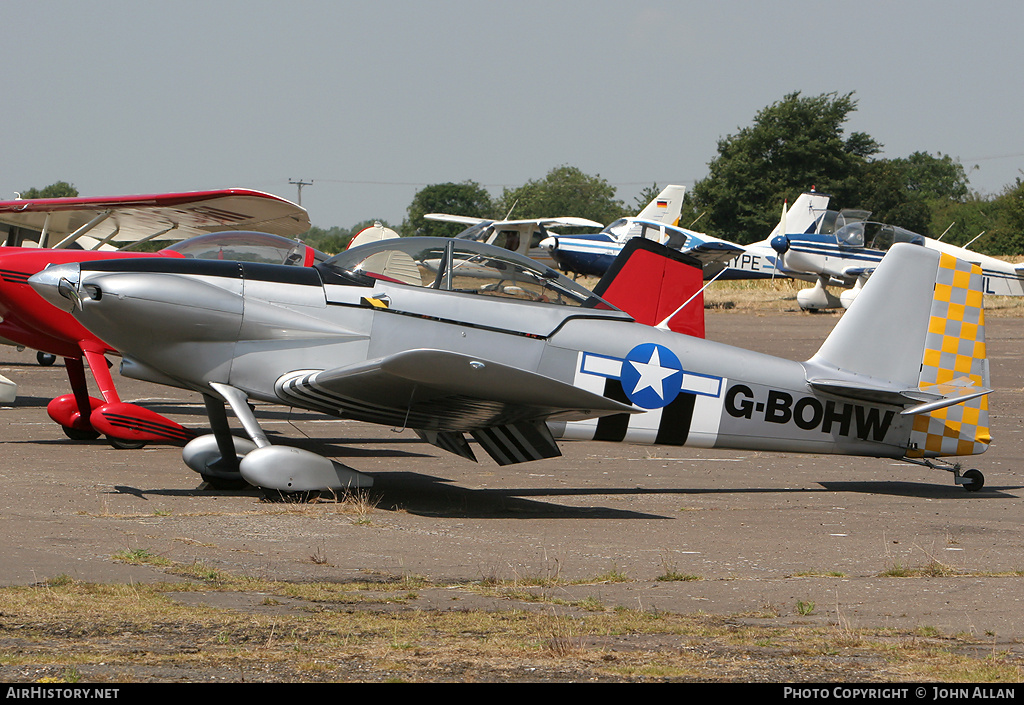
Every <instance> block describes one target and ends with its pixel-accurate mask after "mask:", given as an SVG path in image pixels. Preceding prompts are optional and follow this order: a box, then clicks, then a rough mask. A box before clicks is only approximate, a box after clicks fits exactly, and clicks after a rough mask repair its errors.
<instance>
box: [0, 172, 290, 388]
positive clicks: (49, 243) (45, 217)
mask: <svg viewBox="0 0 1024 705" xmlns="http://www.w3.org/2000/svg"><path fill="white" fill-rule="evenodd" d="M243 230H252V231H259V232H265V233H273V234H278V235H282V236H295V235H300V234H301V233H304V232H306V231H307V230H309V216H308V214H307V213H306V211H305V210H304V209H303V208H302V207H301V206H297V205H295V204H294V203H291V202H290V201H286V200H285V199H282V198H279V197H276V196H272V195H270V194H264V193H262V192H258V191H251V190H248V189H221V190H217V191H194V192H184V193H176V194H153V195H144V196H104V197H98V198H48V199H15V200H13V201H0V236H2V237H3V239H4V247H0V253H4V254H8V253H11V252H16V250H10V249H9V248H11V247H18V246H24V247H34V248H39V247H41V248H52V249H54V250H66V249H67V250H71V251H81V250H83V249H87V250H98V251H105V252H109V251H115V250H117V249H118V247H119V246H120V248H121V249H122V250H129V249H130V248H132V247H134V246H136V245H139V244H141V243H143V242H147V241H150V240H154V239H157V238H160V239H164V240H183V239H185V238H190V237H194V236H197V235H203V234H206V233H216V232H223V231H243ZM2 256H3V254H0V257H2ZM74 258H75V255H61V256H59V257H57V258H55V259H49V260H46V261H45V262H44V264H43V265H45V264H46V263H50V262H52V261H57V259H59V260H60V261H70V260H71V259H74ZM20 261H22V263H20V264H19V265H18V266H20V267H24V266H25V263H26V262H30V261H34V260H32V259H31V258H30V259H23V260H20ZM30 266H31V265H30ZM0 267H3V265H2V264H0ZM36 271H37V269H25V268H17V267H15V268H13V269H10V268H9V267H8V272H7V273H6V274H3V273H2V272H0V276H2V277H4V279H5V280H7V281H8V282H9V283H10V284H13V285H16V284H22V285H24V284H25V279H26V278H27V277H28V276H29V275H30V274H33V273H34V272H36ZM23 275H24V276H23ZM33 296H34V295H33ZM36 301H38V299H36ZM0 305H2V302H0ZM32 315H33V314H32V313H29V316H32ZM7 328H8V329H10V326H7ZM23 333H24V331H23ZM0 335H3V332H2V331H0ZM25 337H26V336H25V335H24V334H23V335H20V336H19V337H17V339H7V340H4V339H2V338H0V343H8V344H14V345H31V343H26V342H25V341H24V339H25ZM30 337H31V334H30ZM38 349H39V353H38V354H37V357H38V359H39V361H40V363H42V364H49V363H51V362H52V361H53V354H51V353H49V351H48V350H47V349H46V348H38ZM79 357H80V356H79ZM16 396H17V385H16V384H15V383H14V382H13V381H11V380H9V379H7V378H6V377H2V376H0V402H4V403H10V402H13V401H14V400H15V399H16Z"/></svg>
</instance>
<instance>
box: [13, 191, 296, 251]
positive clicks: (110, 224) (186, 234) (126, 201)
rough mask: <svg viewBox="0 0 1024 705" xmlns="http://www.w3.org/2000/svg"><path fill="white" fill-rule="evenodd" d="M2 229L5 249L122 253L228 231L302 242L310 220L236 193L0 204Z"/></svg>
mask: <svg viewBox="0 0 1024 705" xmlns="http://www.w3.org/2000/svg"><path fill="white" fill-rule="evenodd" d="M0 225H5V226H7V227H6V230H7V237H6V241H5V243H4V244H5V245H7V246H15V245H28V246H34V247H51V248H53V249H65V248H70V247H79V248H81V249H86V250H96V249H106V250H113V249H122V250H123V249H129V248H130V247H132V246H134V245H137V244H139V243H142V242H147V241H149V240H154V239H158V238H159V239H161V240H184V239H186V238H190V237H192V236H194V235H203V234H206V233H212V232H221V231H225V230H236V231H240V230H251V231H258V232H267V233H274V234H277V235H283V236H295V235H301V234H302V233H304V232H306V231H307V230H309V216H308V214H307V213H306V211H305V209H303V208H302V207H300V206H297V205H295V204H294V203H292V202H290V201H287V200H285V199H283V198H280V197H278V196H274V195H272V194H269V193H263V192H262V191H252V190H249V189H237V188H233V189H218V190H213V191H188V192H183V193H160V194H150V195H134V196H101V197H88V198H77V197H76V198H34V199H20V198H19V199H15V200H13V201H0Z"/></svg>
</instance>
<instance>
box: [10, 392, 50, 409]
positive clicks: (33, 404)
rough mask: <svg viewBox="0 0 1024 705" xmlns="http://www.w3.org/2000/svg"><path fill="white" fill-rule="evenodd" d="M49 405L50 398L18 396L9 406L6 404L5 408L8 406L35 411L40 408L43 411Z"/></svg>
mask: <svg viewBox="0 0 1024 705" xmlns="http://www.w3.org/2000/svg"><path fill="white" fill-rule="evenodd" d="M49 403H50V398H49V397H26V396H22V395H21V394H19V395H18V398H17V400H15V401H14V402H13V403H11V404H7V405H6V406H8V407H10V408H14V407H22V408H30V409H35V408H40V407H41V408H44V409H45V408H46V405H47V404H49Z"/></svg>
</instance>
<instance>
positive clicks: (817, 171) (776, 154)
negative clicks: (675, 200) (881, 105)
mask: <svg viewBox="0 0 1024 705" xmlns="http://www.w3.org/2000/svg"><path fill="white" fill-rule="evenodd" d="M856 107H857V102H856V101H855V100H854V99H853V94H852V93H847V94H846V95H839V94H837V93H826V94H822V95H818V96H813V97H804V96H801V95H800V93H799V92H796V93H790V94H789V95H787V96H785V98H783V99H782V100H781V101H778V102H776V103H773V104H772V105H769V106H768V107H766V108H764V109H762V110H761V111H760V112H758V114H757V116H756V117H755V118H754V123H753V125H751V126H750V127H746V128H743V129H741V130H740V131H739V132H737V133H736V134H735V135H729V136H727V137H725V138H723V139H720V140H719V141H718V156H717V157H715V158H714V159H713V160H712V161H711V162H710V163H709V165H708V166H709V172H710V173H709V174H708V176H707V177H706V178H704V179H702V180H701V181H698V182H697V183H696V184H695V185H694V188H693V190H692V193H693V208H694V210H695V211H696V212H706V213H707V215H706V216H705V218H703V219H702V221H701V223H702V224H703V227H704V228H705V229H706V230H707V232H709V233H712V234H715V235H718V236H720V237H723V238H726V239H729V240H734V241H736V242H740V243H749V242H753V241H755V240H759V239H762V238H764V237H765V236H766V235H767V233H768V232H769V231H770V230H771V228H772V227H773V226H774V225H775V223H776V222H777V218H778V215H777V214H778V211H779V208H780V207H781V204H782V202H783V200H785V199H787V198H789V199H792V198H793V197H794V195H795V194H798V193H801V192H803V191H806V190H807V189H809V188H810V187H811V186H816V187H817V190H818V191H820V192H824V193H829V194H831V195H832V196H834V197H836V199H837V200H838V201H840V202H848V201H849V200H850V198H849V197H851V196H854V195H856V193H857V186H858V177H860V175H861V174H862V172H863V169H864V167H865V165H866V164H867V161H868V159H869V158H870V157H871V156H872V155H874V154H877V153H878V151H879V150H880V149H881V145H879V144H878V143H877V142H876V141H875V140H874V139H872V138H871V137H870V136H868V135H867V134H865V133H862V132H854V133H852V134H850V135H849V136H845V135H844V132H843V125H844V123H845V122H846V121H847V119H848V117H849V115H850V113H851V112H853V111H854V110H855V109H856Z"/></svg>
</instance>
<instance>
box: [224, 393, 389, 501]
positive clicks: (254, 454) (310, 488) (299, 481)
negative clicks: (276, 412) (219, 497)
mask: <svg viewBox="0 0 1024 705" xmlns="http://www.w3.org/2000/svg"><path fill="white" fill-rule="evenodd" d="M210 386H211V387H213V389H214V391H216V392H217V393H218V394H220V395H221V396H222V397H224V399H225V400H226V401H227V403H228V405H229V406H230V407H231V411H233V412H234V414H235V416H237V417H238V420H239V421H241V423H242V427H243V428H244V429H245V432H246V433H247V434H248V435H249V437H250V438H251V439H252V441H253V444H254V445H255V446H256V448H255V450H251V451H249V452H248V453H246V454H245V457H244V458H242V461H241V462H240V463H239V466H238V469H239V471H240V472H241V474H242V477H243V478H245V479H246V480H247V481H248V482H249V484H251V485H255V486H256V487H262V488H264V489H270V490H277V491H278V492H280V493H296V492H316V491H322V490H328V491H336V490H346V489H356V488H360V487H370V486H371V485H372V484H373V478H371V477H370V476H369V475H364V474H362V473H360V472H356V471H355V470H353V469H352V468H350V467H347V466H345V465H342V464H341V463H338V462H335V461H333V460H331V459H330V458H324V457H323V456H320V455H317V454H316V453H311V452H310V451H308V450H302V449H301V448H291V447H287V446H275V445H271V443H270V441H269V440H267V436H266V434H265V433H264V432H263V429H262V428H260V425H259V422H258V421H257V420H256V416H255V415H254V414H253V412H252V409H251V408H250V407H249V398H248V397H247V396H246V394H245V392H243V391H242V390H240V389H238V388H237V387H232V386H230V385H227V384H218V383H213V384H211V385H210Z"/></svg>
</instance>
